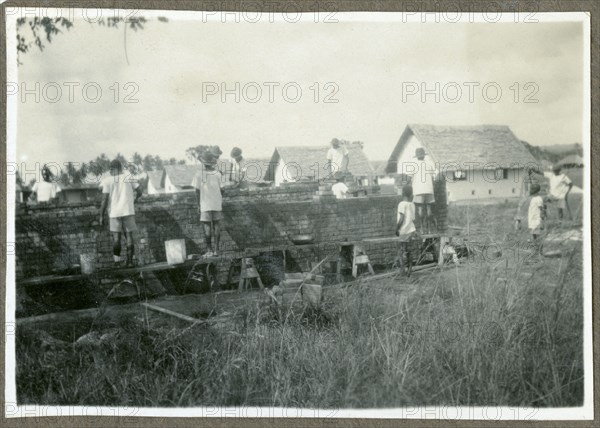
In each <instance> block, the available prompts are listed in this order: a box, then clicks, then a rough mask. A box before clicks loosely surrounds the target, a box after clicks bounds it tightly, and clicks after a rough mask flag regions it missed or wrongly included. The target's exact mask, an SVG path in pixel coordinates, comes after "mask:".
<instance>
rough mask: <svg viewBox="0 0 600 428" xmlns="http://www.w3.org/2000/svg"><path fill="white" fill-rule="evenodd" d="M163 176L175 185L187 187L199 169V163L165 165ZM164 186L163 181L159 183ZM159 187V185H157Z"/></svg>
mask: <svg viewBox="0 0 600 428" xmlns="http://www.w3.org/2000/svg"><path fill="white" fill-rule="evenodd" d="M164 168H165V176H168V177H169V180H171V183H172V184H173V185H174V186H177V187H189V186H191V185H192V181H193V180H194V177H195V176H196V173H197V172H198V171H199V169H200V166H199V165H165V167H164ZM161 184H162V186H161V187H164V182H162V183H161ZM159 188H160V187H159Z"/></svg>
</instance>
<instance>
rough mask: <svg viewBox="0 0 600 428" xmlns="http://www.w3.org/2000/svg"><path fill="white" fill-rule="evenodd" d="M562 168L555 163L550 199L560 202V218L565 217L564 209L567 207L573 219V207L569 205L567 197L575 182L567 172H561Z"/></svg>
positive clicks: (551, 179) (570, 217) (551, 178)
mask: <svg viewBox="0 0 600 428" xmlns="http://www.w3.org/2000/svg"><path fill="white" fill-rule="evenodd" d="M561 170H562V169H561V167H560V166H558V165H555V166H554V168H552V171H553V172H554V175H553V176H552V177H550V200H551V201H553V202H554V201H556V202H557V203H558V206H557V208H558V218H559V220H562V219H563V211H564V209H565V208H566V209H567V212H568V213H569V220H571V219H573V215H572V214H571V207H569V202H568V200H567V197H568V196H569V192H570V191H571V189H572V188H573V182H572V181H571V179H570V178H569V177H567V175H566V174H561Z"/></svg>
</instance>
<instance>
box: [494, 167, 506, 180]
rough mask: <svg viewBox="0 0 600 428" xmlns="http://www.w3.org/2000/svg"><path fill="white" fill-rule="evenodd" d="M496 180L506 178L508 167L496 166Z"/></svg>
mask: <svg viewBox="0 0 600 428" xmlns="http://www.w3.org/2000/svg"><path fill="white" fill-rule="evenodd" d="M496 180H508V168H498V169H497V170H496Z"/></svg>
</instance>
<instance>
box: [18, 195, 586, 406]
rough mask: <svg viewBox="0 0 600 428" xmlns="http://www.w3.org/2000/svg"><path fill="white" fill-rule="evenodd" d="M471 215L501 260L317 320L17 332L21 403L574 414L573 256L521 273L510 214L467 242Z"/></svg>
mask: <svg viewBox="0 0 600 428" xmlns="http://www.w3.org/2000/svg"><path fill="white" fill-rule="evenodd" d="M467 210H468V222H469V228H472V229H471V230H473V233H475V231H479V232H482V231H483V232H484V235H485V236H486V239H489V240H490V242H497V243H499V244H501V246H502V248H504V249H505V251H504V252H503V254H502V255H500V256H499V255H497V254H496V255H494V257H493V258H486V257H482V258H479V259H475V260H471V261H469V262H465V263H464V264H463V265H462V266H461V267H460V268H449V269H445V270H442V271H437V270H432V271H429V272H427V273H423V274H421V275H419V276H417V275H415V276H413V277H411V278H410V279H407V278H388V279H380V280H375V281H368V280H364V281H362V282H359V283H357V284H354V285H353V286H350V287H347V288H345V289H343V290H341V291H339V292H338V293H336V294H333V293H330V294H326V300H325V303H324V304H323V306H322V307H321V308H318V309H311V308H303V309H295V310H293V311H290V312H287V313H286V312H284V313H280V312H279V311H277V310H275V309H274V308H273V307H270V306H259V305H254V306H248V307H244V308H240V309H239V310H238V311H237V312H236V313H234V314H232V318H233V320H234V322H232V323H230V324H228V327H227V328H220V329H218V330H217V329H213V328H211V327H206V326H196V327H192V328H190V327H188V325H186V324H185V323H183V324H178V323H174V322H172V321H171V320H170V319H168V320H167V319H160V320H157V321H156V322H152V323H150V322H148V321H144V320H143V319H141V318H140V317H126V318H123V319H121V320H120V321H119V322H117V323H114V324H104V325H102V324H99V323H96V324H94V326H93V327H92V330H93V331H97V332H98V336H100V335H102V334H106V335H108V337H109V339H108V340H103V341H102V340H99V341H98V343H97V344H95V345H90V346H77V345H74V343H73V342H74V340H75V339H77V337H78V336H77V335H73V334H72V333H71V336H70V335H69V333H67V332H66V331H64V330H63V332H62V336H60V335H58V334H54V333H52V334H54V337H50V338H49V337H48V333H41V332H40V331H39V330H33V329H30V328H25V327H20V328H19V329H18V330H17V393H18V399H19V403H22V404H23V403H49V404H62V405H66V404H79V405H126V406H201V405H204V406H211V405H253V406H283V407H287V406H291V407H306V408H314V407H317V408H364V407H399V406H413V405H426V404H439V405H442V404H446V405H488V406H489V405H521V406H539V407H546V406H575V405H581V404H582V401H583V355H582V352H583V350H582V342H583V341H582V329H583V315H582V308H583V302H582V255H581V248H580V246H581V245H580V242H578V243H577V242H576V243H575V244H574V245H573V244H572V243H571V244H570V245H567V244H565V245H564V246H563V247H562V249H563V254H562V256H561V257H560V258H552V259H547V258H540V259H537V258H530V257H528V254H529V253H528V252H527V249H526V248H525V250H524V252H522V253H521V252H519V251H520V250H519V251H513V250H511V248H521V247H514V245H515V243H520V242H524V240H525V238H526V234H525V233H521V234H515V233H514V232H512V231H511V225H512V216H513V214H514V207H513V206H510V205H508V206H504V205H502V206H492V207H489V206H484V207H460V209H458V208H457V209H455V210H451V213H453V214H452V218H451V219H450V220H451V221H450V224H454V225H456V226H460V227H466V222H467ZM507 248H508V249H509V250H506V249H507ZM523 248H524V247H523ZM326 292H327V291H326ZM159 318H160V317H159ZM82 328H84V329H85V332H88V331H90V328H89V326H83V327H82ZM83 332H84V331H80V332H79V333H78V334H82V333H83ZM49 339H51V340H49Z"/></svg>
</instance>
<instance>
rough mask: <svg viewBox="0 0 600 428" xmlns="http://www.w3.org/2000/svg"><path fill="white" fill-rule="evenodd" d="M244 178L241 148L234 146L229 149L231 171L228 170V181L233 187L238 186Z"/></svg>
mask: <svg viewBox="0 0 600 428" xmlns="http://www.w3.org/2000/svg"><path fill="white" fill-rule="evenodd" d="M245 178H246V166H245V162H244V157H243V156H242V149H240V148H239V147H234V148H233V149H232V150H231V171H230V172H229V181H230V182H231V183H232V184H233V185H234V187H240V186H241V185H242V184H243V182H244V180H245Z"/></svg>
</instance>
